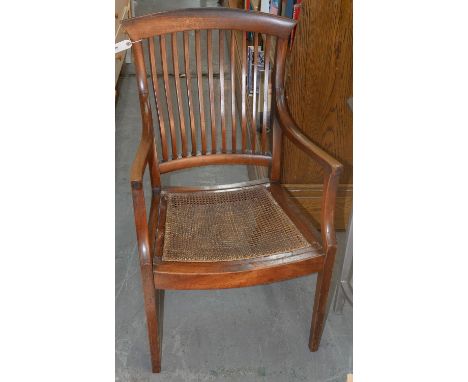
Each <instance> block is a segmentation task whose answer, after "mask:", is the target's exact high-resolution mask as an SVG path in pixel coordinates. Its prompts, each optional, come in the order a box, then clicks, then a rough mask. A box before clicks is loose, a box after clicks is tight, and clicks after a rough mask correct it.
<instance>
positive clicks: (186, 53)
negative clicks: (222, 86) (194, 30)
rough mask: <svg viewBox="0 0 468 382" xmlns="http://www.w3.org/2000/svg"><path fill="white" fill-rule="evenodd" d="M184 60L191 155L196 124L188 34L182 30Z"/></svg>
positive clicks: (194, 140)
mask: <svg viewBox="0 0 468 382" xmlns="http://www.w3.org/2000/svg"><path fill="white" fill-rule="evenodd" d="M184 61H185V77H186V79H187V98H188V108H189V115H190V134H191V138H192V155H196V154H197V138H196V135H197V133H196V125H195V115H194V107H195V106H194V103H193V95H192V74H191V72H190V55H189V34H188V32H187V31H184Z"/></svg>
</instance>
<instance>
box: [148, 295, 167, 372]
mask: <svg viewBox="0 0 468 382" xmlns="http://www.w3.org/2000/svg"><path fill="white" fill-rule="evenodd" d="M148 294H150V293H145V312H146V325H147V327H148V339H149V347H150V354H151V369H152V371H153V373H160V372H161V344H162V313H163V304H164V291H163V290H154V293H153V294H152V295H151V296H147V295H148Z"/></svg>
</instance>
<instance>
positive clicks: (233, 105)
mask: <svg viewBox="0 0 468 382" xmlns="http://www.w3.org/2000/svg"><path fill="white" fill-rule="evenodd" d="M234 33H235V31H231V57H230V59H231V134H232V146H231V152H233V153H236V152H237V129H236V126H237V121H236V74H235V73H236V72H235V71H236V66H235V50H236V46H235V36H234Z"/></svg>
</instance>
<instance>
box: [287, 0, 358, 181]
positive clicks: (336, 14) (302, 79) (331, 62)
mask: <svg viewBox="0 0 468 382" xmlns="http://www.w3.org/2000/svg"><path fill="white" fill-rule="evenodd" d="M352 94H353V88H352V0H327V1H325V0H318V1H312V0H303V2H302V11H301V17H300V19H299V23H298V25H297V31H296V37H295V42H294V46H293V48H292V50H291V54H290V61H289V66H288V70H287V79H286V97H287V101H288V105H289V108H290V110H291V114H292V116H293V117H294V119H295V120H296V122H297V124H298V125H299V126H300V128H301V130H302V131H303V132H304V133H305V135H307V136H308V137H309V138H310V139H311V140H312V141H314V143H316V144H317V145H319V146H320V147H321V148H323V149H324V150H326V151H327V152H328V153H329V154H331V155H332V156H334V157H335V158H337V159H338V160H339V161H340V162H341V163H343V164H344V172H343V175H342V176H341V178H340V182H341V183H342V184H350V183H352V182H353V180H352V179H353V165H352V164H353V150H352V147H353V128H352V112H351V110H350V108H349V106H348V105H347V99H348V98H349V97H351V96H352ZM283 145H284V146H283V174H282V175H283V177H282V182H283V183H290V184H305V183H308V184H310V183H312V184H318V183H321V182H322V174H321V170H320V167H319V166H318V165H317V164H315V163H312V162H311V161H309V160H308V159H307V156H306V155H305V154H304V153H302V152H300V151H299V150H298V149H297V148H296V147H294V145H292V144H291V142H290V141H289V140H288V139H285V140H284V143H283ZM305 163H307V165H305ZM309 164H310V165H309Z"/></svg>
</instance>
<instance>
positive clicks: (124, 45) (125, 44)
mask: <svg viewBox="0 0 468 382" xmlns="http://www.w3.org/2000/svg"><path fill="white" fill-rule="evenodd" d="M131 47H132V42H131V41H130V40H123V41H120V42H118V43H116V44H115V53H119V52H122V51H123V50H126V49H129V48H131Z"/></svg>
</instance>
